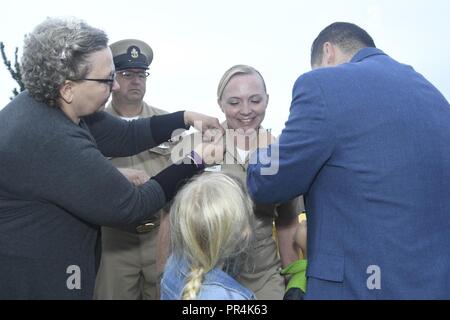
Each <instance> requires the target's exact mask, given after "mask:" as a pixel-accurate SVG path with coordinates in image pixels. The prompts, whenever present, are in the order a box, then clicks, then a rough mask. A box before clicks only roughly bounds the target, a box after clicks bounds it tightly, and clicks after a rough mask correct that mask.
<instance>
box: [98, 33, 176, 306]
mask: <svg viewBox="0 0 450 320" xmlns="http://www.w3.org/2000/svg"><path fill="white" fill-rule="evenodd" d="M110 47H111V51H112V54H113V57H114V64H115V67H116V72H117V82H118V83H119V85H120V89H119V90H117V91H115V92H113V94H112V101H111V102H110V103H109V104H108V106H107V107H106V111H107V112H109V113H111V114H113V115H115V116H117V117H121V118H123V119H125V120H130V121H131V120H135V119H139V118H146V117H151V116H154V115H161V114H165V113H167V112H166V111H163V110H161V109H157V108H154V107H152V106H150V105H148V104H147V103H145V102H144V101H143V98H144V95H145V92H146V80H147V77H148V75H149V73H148V72H147V70H148V67H149V66H150V64H151V62H152V59H153V51H152V49H151V48H150V46H148V45H147V44H146V43H144V42H142V41H140V40H133V39H127V40H122V41H118V42H116V43H113V44H111V46H110ZM172 144H173V143H172V142H167V143H165V144H163V145H160V146H158V147H156V148H153V149H151V150H148V151H145V152H142V153H140V154H138V155H136V156H132V157H126V158H113V159H111V161H112V163H113V164H114V165H115V166H116V167H118V168H121V171H122V173H124V175H126V176H127V178H129V180H130V181H132V182H133V183H135V184H137V185H139V184H140V183H143V182H145V181H146V180H148V179H149V177H151V176H155V175H156V174H158V173H159V172H160V171H162V170H163V169H165V168H166V167H168V166H169V165H170V164H171V162H170V152H171V148H172ZM137 170H138V171H137ZM163 211H164V209H163V210H161V212H160V214H159V215H157V216H158V219H157V220H155V221H149V222H148V223H147V224H144V225H141V226H139V227H138V228H136V230H135V231H134V232H128V231H123V230H117V229H112V228H108V227H102V258H101V263H100V268H99V271H98V274H97V280H96V287H95V295H94V297H95V299H159V290H158V289H159V283H157V272H156V261H155V259H156V253H155V250H156V242H157V234H158V229H159V223H160V222H159V217H160V215H161V214H162V212H163Z"/></svg>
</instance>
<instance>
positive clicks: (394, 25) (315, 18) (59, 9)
mask: <svg viewBox="0 0 450 320" xmlns="http://www.w3.org/2000/svg"><path fill="white" fill-rule="evenodd" d="M0 10H1V11H0V41H3V42H4V43H5V45H6V49H7V54H8V56H9V58H10V59H12V58H13V53H14V49H15V47H16V46H18V47H19V48H21V47H22V44H23V36H24V35H25V34H26V33H29V32H31V31H32V29H33V28H34V27H35V26H36V25H37V24H39V23H40V22H42V21H43V20H44V19H45V18H46V17H48V16H75V17H78V18H82V19H84V20H86V21H87V22H88V23H89V24H91V25H93V26H95V27H99V28H101V29H103V30H105V31H106V32H107V33H108V35H109V38H110V42H114V41H118V40H121V39H124V38H137V39H141V40H144V41H146V42H147V43H149V44H150V46H151V47H152V48H153V51H154V60H153V63H152V65H151V69H150V72H151V76H150V77H149V79H148V83H147V95H146V98H145V100H146V101H147V102H148V103H150V104H152V105H154V106H155V107H159V108H163V109H166V110H168V111H178V110H184V109H187V110H193V111H198V112H203V113H207V114H210V115H213V116H217V117H219V119H220V120H223V119H224V117H223V115H222V113H221V112H220V109H219V107H218V106H217V103H216V90H217V85H218V82H219V80H220V78H221V76H222V74H223V73H224V72H225V71H226V69H228V68H229V67H231V66H233V65H235V64H249V65H252V66H253V67H255V68H256V69H258V70H259V71H260V72H261V73H262V75H263V76H264V78H265V80H266V83H267V88H268V91H269V94H270V102H269V107H268V110H267V114H266V119H265V121H264V123H263V125H264V127H266V128H272V130H273V132H274V133H275V134H276V135H278V134H279V133H281V130H282V129H283V127H284V123H285V122H286V120H287V118H288V115H289V107H290V102H291V93H292V86H293V84H294V82H295V80H296V79H297V78H298V77H299V76H300V75H301V74H302V73H305V72H307V71H309V70H310V66H309V60H310V58H309V54H310V48H311V44H312V41H313V40H314V39H315V37H316V36H317V35H318V33H319V32H320V31H321V30H322V29H323V28H325V27H326V26H328V25H329V24H331V23H333V22H336V21H346V22H353V23H356V24H358V25H360V26H361V27H362V28H364V29H365V30H366V31H368V32H369V33H370V34H371V35H372V37H373V38H374V40H375V43H376V44H377V46H378V48H380V49H382V50H383V51H385V52H386V53H387V54H389V55H390V56H391V57H393V58H394V59H396V60H398V61H400V62H403V63H406V64H410V65H412V66H413V67H414V68H415V69H416V70H417V71H418V72H420V73H422V74H423V75H424V76H425V77H426V78H428V79H429V80H430V81H431V82H432V83H433V84H434V85H435V86H436V87H437V88H438V89H440V90H441V92H442V93H443V94H444V95H445V96H446V98H447V99H450V82H449V80H448V79H449V76H450V35H449V32H450V1H449V0H409V1H408V0H340V1H336V0H319V1H315V2H313V1H311V0H310V1H304V0H278V1H275V0H222V1H217V0H130V1H127V0H123V1H120V2H119V1H116V0H114V1H111V0H110V1H105V0H89V1H87V0H77V1H54V0H39V1H36V0H33V1H31V0H30V1H25V0H16V1H2V3H1V6H0ZM14 86H15V82H14V81H13V80H12V79H11V77H10V76H9V74H8V72H7V71H6V68H5V67H4V65H3V64H2V65H1V66H0V109H1V108H3V107H4V106H5V105H6V104H7V103H8V102H9V97H10V96H12V92H11V90H12V89H13V88H14Z"/></svg>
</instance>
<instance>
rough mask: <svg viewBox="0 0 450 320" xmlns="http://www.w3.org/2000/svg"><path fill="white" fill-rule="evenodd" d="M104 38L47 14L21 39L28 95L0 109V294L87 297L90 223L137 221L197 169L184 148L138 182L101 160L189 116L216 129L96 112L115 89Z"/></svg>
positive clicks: (93, 236)
mask: <svg viewBox="0 0 450 320" xmlns="http://www.w3.org/2000/svg"><path fill="white" fill-rule="evenodd" d="M107 42H108V37H107V35H106V34H105V33H104V32H103V31H101V30H98V29H96V28H93V27H91V26H89V25H88V24H86V23H84V22H82V21H79V20H77V19H70V20H65V19H54V18H49V19H47V20H45V21H44V22H43V23H41V24H40V25H38V26H37V27H36V29H35V30H34V31H33V32H32V33H31V34H29V35H28V36H27V38H26V40H25V45H24V52H23V60H22V69H23V80H24V82H25V85H26V88H27V91H25V92H23V93H22V94H20V95H19V96H18V97H16V98H15V99H14V100H13V101H12V102H11V103H9V104H8V105H7V106H6V107H5V108H4V109H3V110H2V111H1V112H0V137H1V139H0V261H1V263H0V288H1V289H0V299H91V298H92V296H93V290H94V281H95V274H96V270H97V265H98V258H99V250H98V248H99V246H98V244H99V243H98V241H97V240H98V236H99V234H98V230H99V226H100V225H105V226H111V227H123V228H131V229H132V228H134V227H136V226H137V225H140V224H142V223H143V222H144V221H146V220H149V219H150V218H152V216H153V215H154V214H155V213H156V212H157V211H158V210H159V209H161V208H162V207H163V206H164V205H165V203H166V202H168V201H170V200H171V198H172V197H173V196H174V194H175V192H176V189H177V187H179V185H180V182H181V181H184V180H185V179H187V178H190V177H191V176H193V175H194V174H195V173H196V172H198V171H200V170H201V169H202V163H201V158H200V157H199V155H195V154H193V155H191V156H190V158H189V161H186V164H184V165H178V166H175V165H174V166H171V167H169V168H167V169H166V170H164V171H162V172H161V173H160V174H158V175H157V176H155V177H153V178H152V179H150V180H149V181H148V182H146V183H144V184H143V185H142V186H140V187H139V188H138V187H135V186H134V185H133V184H132V183H130V182H129V181H128V180H127V179H126V178H125V177H124V176H123V175H122V174H121V173H120V172H119V171H118V170H117V169H116V168H115V167H114V166H113V165H112V164H111V163H110V162H109V161H108V160H107V159H106V158H105V157H119V156H130V155H134V154H137V153H140V152H142V151H144V150H147V149H150V148H152V147H154V146H157V145H159V144H161V143H162V142H163V141H166V140H168V139H170V138H171V134H172V132H173V131H174V130H175V129H179V128H181V129H185V128H188V127H189V126H191V125H193V123H194V121H196V124H197V123H199V122H198V121H200V122H202V124H201V125H199V128H198V129H201V130H205V129H210V128H216V129H217V128H219V129H220V128H221V127H220V125H219V122H218V120H217V119H215V118H211V117H208V116H204V115H201V114H198V113H194V112H177V113H173V114H168V115H162V116H155V117H152V118H151V119H141V120H137V121H134V122H126V121H124V120H121V119H117V118H115V117H113V116H111V115H109V114H107V113H105V112H101V111H99V110H101V108H103V106H104V105H105V103H106V102H107V100H108V98H109V96H110V94H111V91H115V90H117V89H118V88H119V85H118V83H117V81H116V80H115V78H114V76H115V67H114V63H113V59H112V55H111V51H110V49H109V48H108V46H107ZM122 76H123V75H122ZM206 149H207V148H206ZM200 156H201V155H200Z"/></svg>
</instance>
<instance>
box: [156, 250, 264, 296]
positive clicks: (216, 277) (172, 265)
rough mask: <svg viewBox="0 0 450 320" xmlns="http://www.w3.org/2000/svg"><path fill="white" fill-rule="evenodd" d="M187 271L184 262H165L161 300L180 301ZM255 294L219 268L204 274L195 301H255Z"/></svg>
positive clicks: (172, 260)
mask: <svg viewBox="0 0 450 320" xmlns="http://www.w3.org/2000/svg"><path fill="white" fill-rule="evenodd" d="M188 275H189V270H188V265H187V262H186V261H185V260H181V259H176V258H174V257H173V256H171V257H170V258H169V260H168V261H167V264H166V267H165V269H164V275H163V278H162V280H161V300H181V295H182V293H183V288H184V286H185V284H186V279H187V278H188ZM255 299H256V297H255V294H254V293H253V292H252V291H251V290H249V289H247V288H245V287H244V286H242V285H241V284H239V283H238V282H237V281H236V280H234V279H233V278H232V277H231V276H229V275H228V274H227V273H225V272H224V271H222V270H221V269H219V268H214V269H213V270H211V271H209V272H208V273H206V274H205V275H204V277H203V282H202V286H201V288H200V291H199V293H198V295H197V300H255Z"/></svg>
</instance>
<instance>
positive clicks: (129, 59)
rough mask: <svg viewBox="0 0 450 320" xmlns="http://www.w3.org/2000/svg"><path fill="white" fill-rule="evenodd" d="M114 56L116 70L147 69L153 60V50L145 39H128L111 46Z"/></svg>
mask: <svg viewBox="0 0 450 320" xmlns="http://www.w3.org/2000/svg"><path fill="white" fill-rule="evenodd" d="M109 47H110V48H111V52H112V54H113V58H114V65H115V67H116V71H120V70H125V69H145V70H147V69H148V67H149V66H150V64H151V63H152V61H153V50H152V48H150V46H149V45H148V44H146V43H145V42H144V41H141V40H136V39H126V40H121V41H117V42H114V43H113V44H111V45H110V46H109Z"/></svg>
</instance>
